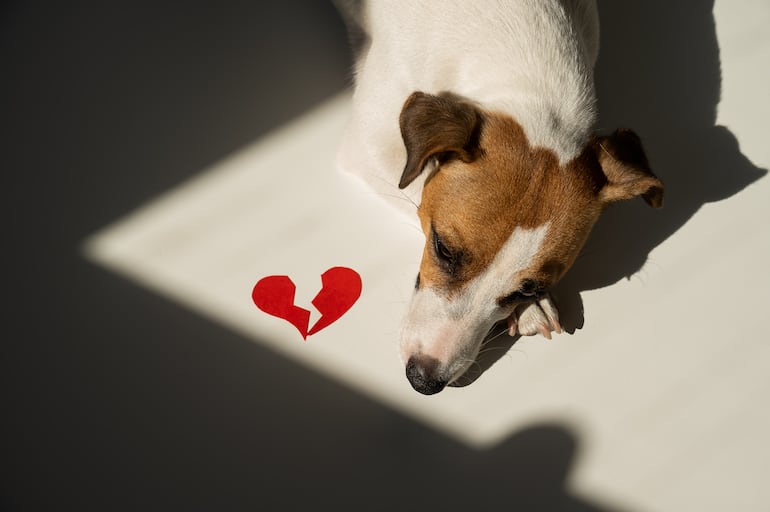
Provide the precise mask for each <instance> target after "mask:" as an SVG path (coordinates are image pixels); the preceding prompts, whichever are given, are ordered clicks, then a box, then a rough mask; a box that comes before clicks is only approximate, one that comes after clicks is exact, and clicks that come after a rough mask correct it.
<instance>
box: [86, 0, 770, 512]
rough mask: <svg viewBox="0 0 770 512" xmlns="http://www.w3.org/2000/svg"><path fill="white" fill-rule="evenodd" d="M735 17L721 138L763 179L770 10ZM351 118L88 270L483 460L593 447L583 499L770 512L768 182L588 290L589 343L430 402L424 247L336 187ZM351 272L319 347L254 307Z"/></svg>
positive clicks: (135, 233) (527, 357)
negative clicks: (419, 314)
mask: <svg viewBox="0 0 770 512" xmlns="http://www.w3.org/2000/svg"><path fill="white" fill-rule="evenodd" d="M735 4H741V5H742V7H741V9H736V8H735ZM735 4H734V3H730V2H726V1H721V2H718V3H717V5H716V8H715V11H714V13H715V19H716V23H717V27H716V28H717V38H718V43H719V47H720V58H721V66H722V94H721V101H720V103H719V106H718V118H717V124H719V125H723V126H725V127H726V128H727V129H729V130H730V131H731V132H732V133H733V134H734V135H735V137H736V138H737V139H738V142H739V145H740V151H741V152H742V153H743V155H744V156H745V157H746V158H747V159H748V160H749V161H750V162H751V163H753V165H754V166H756V167H758V168H763V169H766V168H768V167H770V144H768V140H769V139H768V133H767V129H766V126H767V119H770V102H768V99H770V94H768V92H767V90H768V84H769V83H770V71H768V70H769V69H770V35H768V34H769V33H768V32H767V27H768V26H770V4H767V3H766V2H762V1H758V2H754V3H751V2H743V3H741V2H736V3H735ZM695 58H697V57H695ZM348 108H349V98H348V96H347V95H342V96H340V97H338V98H336V99H333V100H331V101H329V102H328V103H327V104H325V105H322V106H320V107H319V108H318V109H317V110H314V111H313V112H309V113H307V115H305V116H304V117H303V118H301V119H299V120H297V121H296V122H295V123H293V124H291V125H290V126H287V127H285V128H283V129H281V130H278V131H276V132H275V133H273V134H271V135H270V136H268V137H266V138H264V139H262V140H259V141H257V142H255V143H254V144H253V145H251V146H249V147H247V148H245V149H244V150H243V151H241V152H239V153H238V154H235V155H233V156H232V157H230V158H228V159H226V160H225V161H222V162H220V163H219V164H218V165H215V166H214V167H213V168H211V169H207V170H205V171H204V172H203V173H201V174H200V175H199V177H198V178H196V179H194V180H192V181H191V182H189V183H186V184H184V185H183V186H180V187H179V188H178V189H176V190H174V191H172V192H170V193H168V194H166V195H164V196H163V197H160V198H158V199H157V200H156V201H153V202H152V203H150V204H146V205H141V207H139V208H138V209H137V211H136V212H135V213H134V214H132V215H130V216H128V217H126V218H124V219H123V220H121V221H120V222H118V223H116V224H115V225H112V226H108V227H107V228H105V229H104V230H102V231H100V232H99V233H96V234H95V235H94V236H93V237H92V238H90V239H89V240H87V241H86V243H85V245H84V249H85V253H86V255H87V256H88V257H89V258H91V259H92V260H94V261H97V262H99V263H100V264H103V265H105V266H106V267H108V268H111V269H113V270H115V271H116V272H119V273H122V274H124V275H126V276H128V277H130V278H132V279H135V280H137V281H138V282H141V283H143V284H144V285H146V286H147V287H149V288H152V289H154V290H157V291H159V292H160V293H162V294H165V295H168V296H170V297H173V298H175V299H176V300H178V301H180V302H181V303H183V304H185V305H187V306H189V307H190V308H192V309H193V310H195V311H197V312H199V313H200V314H202V315H205V316H208V317H210V318H211V319H213V320H215V321H217V322H221V323H223V324H225V325H227V326H229V327H231V328H233V329H235V330H237V331H239V332H241V333H242V334H244V335H245V336H248V337H250V338H253V339H254V340H255V341H256V342H259V343H265V344H268V345H269V346H271V347H272V348H274V349H275V350H277V351H279V352H281V353H284V354H287V355H288V356H290V357H292V358H294V359H296V360H297V361H299V362H301V363H303V364H306V365H308V366H309V367H312V368H314V369H316V370H318V371H321V372H323V373H325V374H327V375H328V376H329V377H331V378H333V379H338V380H339V381H342V382H344V383H347V384H348V385H350V386H352V387H354V388H355V389H357V390H359V391H361V392H363V393H366V394H368V395H369V396H371V397H372V398H374V399H377V400H380V401H382V402H385V403H387V404H389V405H390V406H392V407H394V408H397V409H398V410H400V411H403V412H404V413H405V414H409V415H412V416H414V417H415V418H418V419H419V420H421V421H423V422H425V423H426V424H428V425H431V426H433V427H435V428H436V429H437V430H440V431H442V432H444V433H446V434H449V435H452V436H454V437H456V438H457V439H458V440H461V441H462V442H465V443H467V444H469V445H471V446H476V447H492V446H494V445H495V443H497V442H499V441H501V440H502V439H504V438H506V437H507V436H509V435H510V434H511V433H513V432H515V431H516V430H517V429H520V428H523V427H526V426H527V425H530V424H532V423H533V422H536V421H540V420H553V421H556V422H560V423H564V424H567V425H569V426H571V427H572V428H573V429H574V430H575V431H577V432H578V433H579V434H580V438H581V451H580V453H579V460H578V461H577V464H576V466H575V468H574V470H573V473H572V474H571V477H570V485H571V487H572V488H573V490H574V491H575V492H576V493H578V494H582V495H585V496H590V497H592V498H593V499H594V500H598V501H604V502H605V503H610V504H612V503H615V504H623V505H624V506H627V507H631V508H634V509H638V510H661V511H662V510H670V511H680V510H700V511H704V510H715V511H717V510H719V511H722V510H767V509H768V508H770V486H767V485H766V481H767V476H768V474H770V438H769V434H768V433H770V412H769V410H768V407H767V404H768V403H770V378H769V376H770V343H768V341H770V336H768V335H767V334H766V319H765V317H764V315H765V314H766V313H765V311H766V309H767V307H768V306H770V271H768V270H767V264H768V262H769V261H770V230H768V228H767V227H766V223H767V221H768V219H770V180H769V179H768V178H767V177H763V178H760V179H758V180H756V181H755V182H754V183H752V184H750V185H749V186H747V187H746V188H744V189H743V190H741V191H739V192H737V193H736V194H734V195H732V196H731V197H727V198H725V199H722V200H720V201H716V202H711V203H707V204H705V205H704V206H702V207H701V208H699V209H698V210H697V212H696V213H695V214H694V215H693V216H692V217H691V218H690V219H689V220H687V221H686V222H685V223H684V225H683V226H682V227H681V228H679V229H678V230H676V232H674V233H673V234H672V235H671V236H668V237H667V238H665V240H663V241H662V242H661V243H660V244H659V245H657V246H656V247H655V248H654V249H653V250H652V252H651V253H650V254H649V258H648V260H647V263H646V264H645V265H644V267H643V268H642V270H641V271H640V272H638V273H636V274H635V275H633V276H631V277H630V279H622V280H620V281H618V282H616V283H614V284H611V285H609V286H604V287H602V288H599V289H594V290H590V291H582V293H581V298H582V302H583V307H584V310H585V324H584V325H583V326H582V328H581V329H578V330H577V331H576V332H575V333H574V334H573V335H569V334H563V335H560V336H556V337H555V338H554V339H553V340H552V341H547V340H545V339H543V338H540V337H533V338H525V339H521V340H519V341H518V342H517V343H516V344H515V346H514V347H513V348H512V349H511V350H510V351H509V352H508V353H507V354H506V355H505V356H504V357H502V358H500V360H499V361H497V362H496V363H495V364H494V365H493V366H492V367H491V368H490V369H489V370H488V371H487V372H486V373H484V374H483V375H482V376H481V377H480V378H479V379H478V380H477V381H476V382H475V383H473V384H472V385H470V386H468V387H465V388H450V389H447V390H446V391H444V392H442V393H440V394H439V395H435V396H431V397H425V396H422V395H419V394H417V393H415V392H414V391H413V390H412V389H411V387H410V386H409V384H408V382H407V381H406V379H405V378H404V373H403V368H402V367H401V365H400V362H399V360H398V357H397V354H396V350H395V348H396V338H397V333H398V328H399V321H400V318H401V315H402V313H403V310H404V307H405V302H406V300H407V299H408V297H409V295H410V293H411V289H412V286H413V283H414V277H415V274H416V269H417V264H418V261H419V255H420V250H421V245H422V235H421V233H420V232H419V231H418V230H417V229H416V228H415V227H414V225H413V224H411V223H410V222H409V220H408V219H406V218H402V217H400V216H399V215H398V214H396V213H394V212H393V211H392V210H391V209H390V208H389V206H388V205H387V204H386V203H385V202H384V201H382V200H380V199H379V198H376V197H374V196H373V195H372V194H371V193H370V192H369V191H368V190H366V189H365V188H364V187H363V185H361V184H360V183H358V182H356V181H353V180H351V179H350V178H348V177H345V176H340V175H338V174H337V173H336V172H335V171H334V168H333V158H334V153H335V151H336V147H337V145H338V143H339V138H340V136H341V132H342V130H343V127H344V125H345V121H346V119H347V115H348ZM651 159H653V160H654V155H651ZM663 178H664V179H665V176H663ZM675 198H676V196H674V198H673V199H675ZM636 207H637V206H629V207H628V208H636ZM638 207H639V208H643V205H641V202H640V206H638ZM644 218H645V219H649V220H650V221H651V222H654V219H655V216H654V214H650V215H646V216H645V217H644ZM629 229H633V227H629ZM338 265H342V266H348V267H351V268H353V269H355V270H357V271H358V272H359V273H360V274H361V276H362V280H363V293H362V296H361V298H360V299H359V301H358V303H356V305H355V306H354V307H353V308H352V309H351V310H350V311H349V312H348V313H347V314H346V315H345V316H343V317H342V318H341V319H340V320H339V321H338V322H336V323H334V324H332V325H331V326H329V327H328V328H326V329H325V330H323V331H321V332H319V333H317V334H315V335H313V336H311V337H309V338H308V339H307V341H303V340H302V338H301V336H300V335H299V333H298V332H297V331H296V330H295V329H294V327H292V326H291V325H290V324H288V323H286V322H284V321H281V320H279V319H276V318H273V317H270V316H268V315H266V314H264V313H262V312H261V311H259V310H258V309H256V308H255V307H254V305H253V303H252V301H251V296H250V294H251V289H252V287H253V286H254V284H255V283H256V281H257V280H258V279H259V278H261V277H264V276H267V275H273V274H286V275H289V276H291V277H292V279H293V280H294V282H295V283H296V285H297V296H296V304H298V305H300V306H303V307H305V308H306V309H310V310H312V309H313V308H312V307H311V306H310V301H311V300H312V298H313V297H314V295H315V294H316V292H317V291H318V290H319V288H320V286H321V283H320V274H321V273H322V272H323V271H325V270H326V269H328V268H330V267H333V266H338ZM314 314H315V317H312V318H311V324H312V323H313V322H314V320H315V318H316V317H317V316H318V315H317V313H314Z"/></svg>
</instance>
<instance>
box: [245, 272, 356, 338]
mask: <svg viewBox="0 0 770 512" xmlns="http://www.w3.org/2000/svg"><path fill="white" fill-rule="evenodd" d="M321 285H322V286H321V291H319V292H318V294H317V295H316V296H315V298H313V300H312V301H311V303H312V304H313V306H315V308H316V309H317V310H318V312H319V313H321V318H319V319H318V320H317V321H316V323H315V324H313V327H309V324H310V311H308V310H307V309H304V308H301V307H299V306H297V305H296V304H294V294H295V292H296V291H297V287H296V286H295V285H294V282H293V281H292V280H291V279H290V278H289V277H288V276H267V277H263V278H262V279H260V280H259V281H257V284H255V285H254V289H253V290H252V292H251V298H252V300H253V301H254V304H255V305H256V306H257V307H258V308H259V309H261V310H262V311H264V312H265V313H267V314H268V315H272V316H275V317H278V318H281V319H283V320H286V321H287V322H289V323H290V324H292V325H293V326H294V327H296V328H297V330H298V331H299V333H300V334H301V335H302V339H307V337H308V336H311V335H313V334H315V333H317V332H318V331H320V330H321V329H324V328H326V327H328V326H330V325H331V324H333V323H334V322H336V321H337V320H339V319H340V318H341V317H342V315H344V314H345V313H347V311H348V310H349V309H350V308H351V307H353V304H355V303H356V301H357V300H358V298H359V297H360V296H361V276H359V275H358V272H356V271H355V270H353V269H350V268H347V267H332V268H330V269H329V270H327V271H326V272H324V273H323V274H321Z"/></svg>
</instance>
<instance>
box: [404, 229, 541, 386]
mask: <svg viewBox="0 0 770 512" xmlns="http://www.w3.org/2000/svg"><path fill="white" fill-rule="evenodd" d="M548 228H549V224H545V225H543V226H540V227H538V228H534V229H524V228H520V227H518V228H516V229H515V230H514V231H513V233H512V234H511V236H510V237H509V238H508V240H507V241H506V242H505V244H504V245H503V247H502V248H501V249H500V251H499V252H498V253H497V255H496V256H495V258H494V260H493V261H492V263H491V264H490V265H489V267H487V268H486V269H485V270H484V271H483V272H482V273H481V274H479V275H478V276H476V277H475V278H474V279H472V280H471V281H470V282H469V283H467V284H466V285H465V287H464V288H463V289H462V290H460V291H459V293H457V294H454V295H452V296H451V297H448V296H446V295H445V294H443V293H441V292H440V291H437V290H434V289H432V288H429V287H427V286H424V287H422V288H421V289H419V290H418V291H416V292H415V294H414V295H413V297H412V302H411V304H410V307H409V313H408V314H407V316H406V319H405V322H404V328H403V333H402V337H401V357H402V359H403V360H404V362H406V360H407V359H408V358H409V357H410V356H412V355H415V354H423V355H426V356H430V357H432V358H434V359H436V360H438V361H441V363H442V364H443V365H446V369H445V370H444V373H445V374H446V375H447V376H449V377H450V378H449V380H450V381H451V380H453V379H455V378H457V377H458V376H459V375H461V374H462V373H463V372H464V371H465V370H466V369H467V368H468V366H469V365H470V364H471V362H472V361H473V359H474V358H475V357H476V354H477V352H478V349H479V346H480V343H481V340H482V339H483V338H484V336H485V335H486V334H487V333H488V332H489V330H490V329H491V328H492V326H493V325H494V324H495V323H496V322H499V321H500V320H503V319H505V318H506V316H508V314H510V311H509V310H504V309H503V308H500V307H499V306H498V305H497V299H499V298H500V297H503V296H505V295H508V294H509V293H511V292H513V291H515V290H516V286H517V283H518V281H519V280H520V279H521V278H522V276H520V275H519V273H520V272H521V271H522V270H525V269H527V268H528V267H529V266H530V265H531V263H532V260H533V259H534V258H535V256H536V255H537V253H538V251H539V250H540V246H541V245H542V243H543V240H545V237H546V236H547V234H548Z"/></svg>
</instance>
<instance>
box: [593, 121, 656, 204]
mask: <svg viewBox="0 0 770 512" xmlns="http://www.w3.org/2000/svg"><path fill="white" fill-rule="evenodd" d="M595 144H596V146H595V151H596V156H597V158H598V160H599V165H600V166H601V168H602V171H604V175H605V176H606V177H607V183H606V184H605V185H604V188H602V190H601V191H600V192H599V198H600V199H601V200H602V201H603V202H605V203H614V202H615V201H621V200H624V199H631V198H633V197H638V196H641V197H642V198H643V199H644V200H645V201H646V202H647V204H649V205H650V206H652V207H653V208H660V207H661V206H663V182H662V181H660V180H659V179H658V178H657V177H656V176H655V175H654V174H653V173H652V171H651V170H650V164H649V163H648V162H647V155H645V154H644V149H643V148H642V141H641V140H639V136H638V135H637V134H636V133H634V132H632V131H631V130H627V129H620V130H615V133H613V134H612V135H610V136H609V137H599V138H597V139H596V141H595Z"/></svg>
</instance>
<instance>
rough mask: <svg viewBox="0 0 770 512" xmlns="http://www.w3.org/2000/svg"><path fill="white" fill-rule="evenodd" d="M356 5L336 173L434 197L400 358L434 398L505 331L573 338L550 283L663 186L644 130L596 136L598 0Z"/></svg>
mask: <svg viewBox="0 0 770 512" xmlns="http://www.w3.org/2000/svg"><path fill="white" fill-rule="evenodd" d="M342 4H344V5H341V6H339V7H341V9H342V10H343V12H344V13H345V17H346V18H347V23H348V26H349V27H350V28H351V34H352V36H353V38H354V40H355V41H356V44H357V45H358V54H357V57H356V60H355V64H354V77H355V90H354V93H353V100H352V101H353V110H352V115H351V120H350V123H349V126H348V129H347V131H346V134H345V136H344V138H343V142H342V144H341V148H340V150H339V153H338V158H337V166H338V168H339V169H340V170H341V171H343V172H348V173H352V174H354V175H357V176H359V177H360V178H362V179H363V180H364V181H366V182H367V183H368V184H369V186H371V187H372V188H373V189H374V190H376V191H377V192H379V193H380V194H382V195H383V196H385V197H393V196H395V195H397V194H396V193H397V192H398V191H399V190H401V191H403V192H404V193H411V195H412V196H413V197H419V198H420V202H419V206H418V207H417V212H416V213H417V217H418V219H419V223H420V226H421V227H422V230H423V233H424V235H425V246H424V250H423V254H422V260H421V263H420V267H419V273H418V274H417V279H416V283H415V290H414V294H413V296H412V299H411V301H410V304H409V307H408V312H407V314H406V318H405V319H404V323H403V328H402V334H401V340H400V355H401V358H402V361H403V363H404V367H405V372H406V376H407V378H408V380H409V382H410V383H411V385H412V387H413V388H414V389H415V390H416V391H418V392H420V393H423V394H426V395H429V394H434V393H438V392H439V391H441V390H442V389H444V387H445V386H447V385H449V384H452V383H454V382H455V381H456V380H457V379H458V378H459V377H460V376H461V375H463V374H464V373H465V371H466V370H467V369H468V368H469V367H470V365H471V364H472V363H473V362H474V360H475V359H476V357H477V355H478V353H479V350H480V347H481V345H482V342H483V340H484V339H485V337H486V336H487V335H488V334H489V333H490V331H491V330H492V328H493V327H494V326H495V325H497V324H498V323H500V322H504V321H507V325H508V329H509V334H510V335H512V336H513V335H516V334H519V335H533V334H538V333H540V334H542V335H543V336H545V337H547V338H550V336H551V332H557V333H558V332H561V326H560V324H559V317H558V311H557V308H556V306H555V305H554V303H553V300H552V298H551V295H550V293H549V290H550V289H551V288H552V287H553V286H554V285H555V284H556V283H557V282H558V281H559V280H560V278H561V277H562V276H563V275H564V274H565V272H567V270H568V269H569V268H570V267H571V265H572V264H573V262H574V261H575V258H576V257H577V255H578V253H579V252H580V250H581V248H582V247H583V245H584V243H585V241H586V238H587V237H588V235H589V233H590V231H591V229H592V227H593V225H594V224H595V222H596V221H597V219H598V218H599V216H600V214H601V213H602V211H603V210H604V209H605V207H606V206H607V205H609V204H611V203H614V202H616V201H621V200H626V199H631V198H635V197H641V198H643V199H644V200H645V201H646V202H647V203H648V204H649V205H651V206H652V207H656V208H657V207H660V206H661V205H662V203H663V183H662V182H661V180H660V179H658V178H657V177H656V176H655V175H654V174H653V173H652V171H651V170H650V166H649V163H648V160H647V157H646V155H645V152H644V149H643V147H642V144H641V142H640V139H639V137H638V136H637V135H636V134H635V133H634V132H633V131H631V130H628V129H618V130H616V131H615V132H614V133H612V134H609V135H598V134H596V133H595V131H594V124H595V121H596V117H597V107H596V104H597V101H596V95H595V90H594V83H593V68H594V65H595V62H596V59H597V56H598V51H599V22H598V12H597V7H596V5H595V3H594V2H593V1H586V0H473V1H467V0H413V1H409V0H386V1H376V0H375V1H371V2H342ZM403 204H405V205H409V203H408V202H406V201H404V202H403ZM408 213H409V214H411V215H412V216H414V208H413V207H412V209H411V210H410V211H408Z"/></svg>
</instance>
